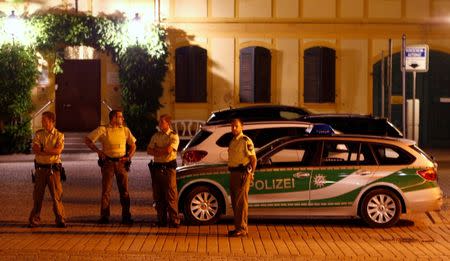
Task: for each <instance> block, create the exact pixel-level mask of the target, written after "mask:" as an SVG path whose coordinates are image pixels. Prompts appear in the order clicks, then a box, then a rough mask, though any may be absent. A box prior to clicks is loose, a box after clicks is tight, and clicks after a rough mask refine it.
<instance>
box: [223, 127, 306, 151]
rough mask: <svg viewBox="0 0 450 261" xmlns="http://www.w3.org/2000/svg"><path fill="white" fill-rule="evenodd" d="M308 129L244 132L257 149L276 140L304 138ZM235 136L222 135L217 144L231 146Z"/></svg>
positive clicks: (228, 133)
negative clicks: (291, 137) (288, 137)
mask: <svg viewBox="0 0 450 261" xmlns="http://www.w3.org/2000/svg"><path fill="white" fill-rule="evenodd" d="M305 132H306V128H304V127H288V128H267V129H266V128H261V129H254V130H244V134H245V135H247V136H248V137H249V138H250V139H251V140H252V141H253V144H254V145H255V148H261V147H262V146H264V145H266V144H268V143H269V142H271V141H273V140H276V139H278V138H281V137H286V136H293V137H300V136H304V135H305ZM232 138H233V134H232V133H231V132H227V133H225V134H224V135H222V136H221V137H220V138H219V139H218V140H217V141H216V144H217V146H219V147H222V148H225V147H228V145H229V144H230V141H231V139H232Z"/></svg>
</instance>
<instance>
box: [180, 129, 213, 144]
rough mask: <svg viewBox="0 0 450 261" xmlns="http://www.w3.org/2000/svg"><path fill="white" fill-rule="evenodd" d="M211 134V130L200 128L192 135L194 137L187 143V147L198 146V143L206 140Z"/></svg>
mask: <svg viewBox="0 0 450 261" xmlns="http://www.w3.org/2000/svg"><path fill="white" fill-rule="evenodd" d="M211 134H212V132H210V131H207V130H203V129H201V130H199V131H198V132H197V133H196V134H195V135H194V137H192V139H191V140H190V141H189V142H188V144H186V148H190V147H193V146H197V145H198V144H200V143H202V142H203V141H204V140H206V139H207V138H208V137H209V136H210V135H211Z"/></svg>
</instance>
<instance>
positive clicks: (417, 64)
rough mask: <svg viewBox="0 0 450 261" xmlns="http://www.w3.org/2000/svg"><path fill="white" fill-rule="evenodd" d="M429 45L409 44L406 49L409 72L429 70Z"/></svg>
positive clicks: (407, 69)
mask: <svg viewBox="0 0 450 261" xmlns="http://www.w3.org/2000/svg"><path fill="white" fill-rule="evenodd" d="M428 57H429V56H428V45H426V44H421V45H409V46H406V49H405V65H406V67H405V69H406V71H407V72H428Z"/></svg>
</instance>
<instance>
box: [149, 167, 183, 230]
mask: <svg viewBox="0 0 450 261" xmlns="http://www.w3.org/2000/svg"><path fill="white" fill-rule="evenodd" d="M151 177H152V189H153V200H154V201H155V203H156V206H155V208H156V213H157V216H158V222H159V223H161V224H167V214H168V215H169V223H170V224H180V218H179V217H178V190H177V176H176V170H175V169H174V168H170V167H153V168H152V169H151Z"/></svg>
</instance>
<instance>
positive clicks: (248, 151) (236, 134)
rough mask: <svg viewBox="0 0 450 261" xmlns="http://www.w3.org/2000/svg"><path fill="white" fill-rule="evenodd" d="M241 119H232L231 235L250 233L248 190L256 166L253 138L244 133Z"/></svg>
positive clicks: (229, 153) (230, 163)
mask: <svg viewBox="0 0 450 261" xmlns="http://www.w3.org/2000/svg"><path fill="white" fill-rule="evenodd" d="M242 129H243V124H242V121H241V120H240V119H233V120H232V121H231V132H232V133H233V139H232V140H231V142H230V145H229V147H228V169H229V170H230V172H231V174H230V195H231V204H232V207H233V212H234V228H235V229H234V230H231V231H228V236H230V237H242V236H246V235H247V234H248V227H247V221H248V191H249V189H250V182H251V181H252V180H253V175H254V172H255V168H256V154H255V149H254V146H253V142H252V140H251V139H250V138H249V137H247V136H245V135H244V134H243V133H242Z"/></svg>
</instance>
